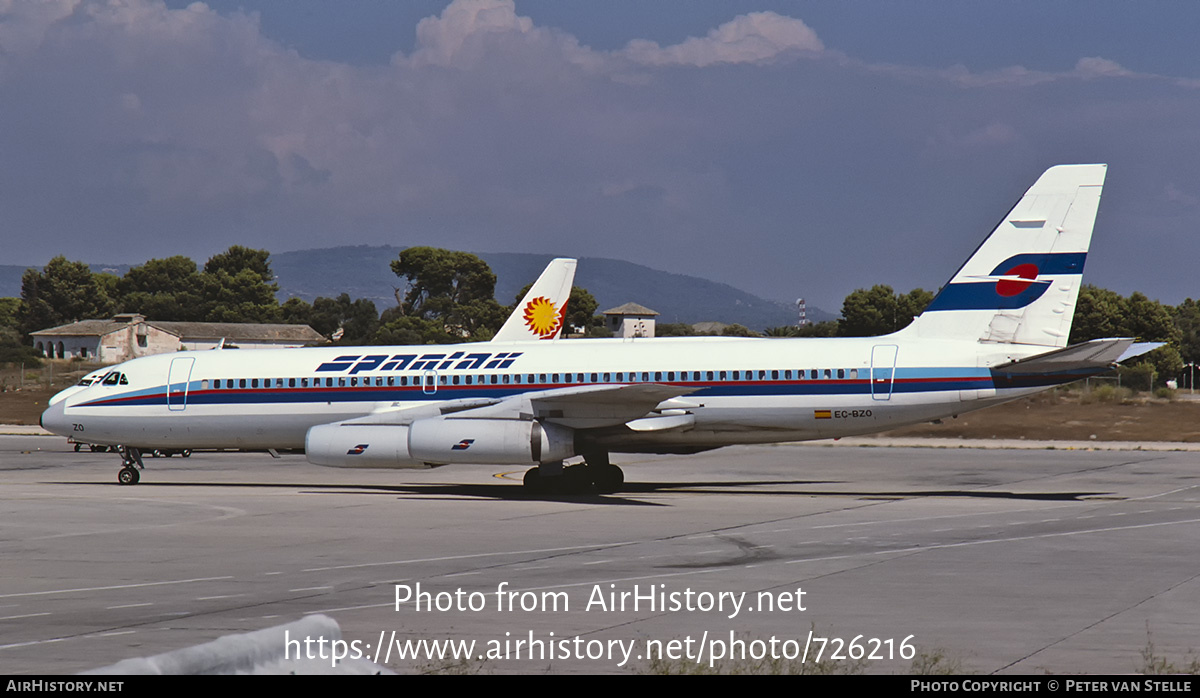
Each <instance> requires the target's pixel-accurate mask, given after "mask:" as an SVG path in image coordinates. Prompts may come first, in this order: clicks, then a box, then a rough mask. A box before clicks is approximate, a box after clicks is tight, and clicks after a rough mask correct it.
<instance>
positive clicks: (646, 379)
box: [642, 371, 650, 383]
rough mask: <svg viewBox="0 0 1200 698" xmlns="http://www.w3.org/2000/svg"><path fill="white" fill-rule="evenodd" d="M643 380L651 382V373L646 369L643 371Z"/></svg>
mask: <svg viewBox="0 0 1200 698" xmlns="http://www.w3.org/2000/svg"><path fill="white" fill-rule="evenodd" d="M642 382H643V383H649V382H650V374H649V373H647V372H646V371H642Z"/></svg>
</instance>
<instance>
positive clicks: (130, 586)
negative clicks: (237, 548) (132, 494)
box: [0, 574, 233, 599]
mask: <svg viewBox="0 0 1200 698" xmlns="http://www.w3.org/2000/svg"><path fill="white" fill-rule="evenodd" d="M223 579H233V575H228V574H227V575H225V576H223V577H197V578H195V579H173V580H171V581H169V582H141V583H139V584H114V585H112V586H105V587H81V588H78V589H55V590H52V591H23V592H20V593H17V594H0V599H8V598H14V597H17V596H49V595H51V594H78V593H80V592H84V591H112V590H113V589H141V588H143V587H160V586H166V585H168V584H191V583H193V582H219V581H221V580H223Z"/></svg>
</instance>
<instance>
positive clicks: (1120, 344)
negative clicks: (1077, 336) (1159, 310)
mask: <svg viewBox="0 0 1200 698" xmlns="http://www.w3.org/2000/svg"><path fill="white" fill-rule="evenodd" d="M1147 344H1155V346H1159V345H1158V344H1157V343H1154V342H1148V343H1147ZM1131 346H1137V345H1134V343H1133V339H1132V338H1130V337H1117V338H1112V339H1093V340H1092V341H1090V342H1084V343H1083V344H1072V345H1071V346H1069V347H1065V348H1063V349H1055V350H1054V351H1048V352H1046V353H1045V354H1038V355H1037V356H1031V357H1029V358H1028V359H1021V360H1020V361H1010V362H1009V363H1006V364H1001V365H999V366H996V367H995V368H993V369H992V370H993V371H996V372H997V373H1009V374H1023V373H1060V372H1065V371H1077V370H1080V369H1096V368H1106V367H1108V366H1111V365H1113V364H1115V363H1116V362H1117V361H1120V360H1121V359H1123V358H1127V357H1126V354H1127V353H1128V351H1127V350H1128V349H1129V348H1130V347H1131ZM1150 348H1151V349H1153V348H1155V347H1150ZM1146 351H1149V349H1147V350H1146ZM1133 356H1136V354H1133Z"/></svg>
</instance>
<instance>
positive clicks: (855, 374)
mask: <svg viewBox="0 0 1200 698" xmlns="http://www.w3.org/2000/svg"><path fill="white" fill-rule="evenodd" d="M855 378H858V369H857V368H852V369H850V379H851V380H853V379H855Z"/></svg>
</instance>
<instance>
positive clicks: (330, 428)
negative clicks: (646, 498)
mask: <svg viewBox="0 0 1200 698" xmlns="http://www.w3.org/2000/svg"><path fill="white" fill-rule="evenodd" d="M1105 171H1106V166H1105V165H1060V166H1057V167H1052V168H1050V169H1049V170H1047V171H1046V172H1045V173H1044V174H1043V175H1042V176H1041V177H1040V178H1039V179H1038V180H1037V182H1036V183H1035V184H1034V185H1033V186H1032V187H1031V188H1030V189H1029V191H1027V192H1026V193H1025V196H1024V197H1023V198H1022V199H1021V200H1020V202H1018V204H1017V205H1016V207H1015V208H1013V209H1012V211H1010V212H1009V214H1008V215H1007V216H1006V217H1005V218H1004V219H1003V220H1002V221H1001V222H1000V224H999V225H998V226H997V227H996V229H995V230H994V231H993V232H992V234H991V235H990V236H989V237H988V238H987V239H986V240H985V241H984V242H983V244H982V245H980V247H979V248H978V249H977V250H976V251H975V253H974V254H973V255H972V256H971V257H970V259H968V260H967V262H966V263H965V264H964V265H963V266H962V267H961V268H960V269H959V270H958V272H957V273H956V274H955V275H954V276H953V277H952V278H951V279H950V281H949V282H948V283H947V284H946V285H945V286H944V287H943V288H942V289H941V291H940V292H939V293H938V295H937V296H936V297H935V298H934V300H933V301H932V302H931V303H930V305H929V307H928V308H926V309H925V311H924V312H923V313H922V314H921V315H920V316H919V317H917V318H916V319H915V320H914V321H913V322H912V324H910V325H909V326H908V327H906V328H905V329H903V330H901V331H899V332H895V333H893V334H890V335H885V336H882V337H866V338H821V339H746V338H723V337H711V338H660V339H627V340H619V339H594V340H583V339H557V340H550V341H543V340H526V341H516V342H511V343H505V342H491V343H475V344H459V345H449V346H408V347H405V346H391V347H384V346H371V347H353V348H351V347H331V348H312V349H283V350H257V351H205V352H179V353H176V354H169V355H159V356H150V357H144V358H139V359H135V360H133V361H129V362H126V363H124V364H121V365H120V366H117V367H115V368H114V369H113V373H111V374H109V376H108V377H107V378H106V379H105V380H102V381H99V382H97V383H94V384H93V385H91V386H88V387H86V388H84V389H82V390H80V391H78V392H76V393H75V394H73V395H70V396H68V397H67V398H66V399H64V400H61V401H59V402H57V403H56V404H54V405H53V406H51V407H50V408H49V409H47V410H46V412H45V414H44V415H43V417H42V424H43V426H44V427H45V428H46V429H49V430H50V431H52V432H54V433H57V434H62V435H64V436H74V437H77V438H79V439H81V440H86V441H88V442H92V443H99V444H124V445H126V446H135V445H136V446H137V447H138V448H183V447H186V448H240V449H258V450H270V449H300V448H303V449H304V450H305V452H306V454H307V458H308V460H309V461H310V462H312V463H316V464H320V465H327V466H334V467H347V468H354V467H365V468H417V467H427V466H432V465H443V464H449V463H480V464H503V465H531V466H535V467H533V468H531V469H530V470H529V471H528V472H527V473H526V476H525V485H526V486H527V487H528V488H530V489H531V490H534V491H580V490H583V489H591V488H594V489H595V490H596V491H599V492H615V491H618V490H619V489H620V488H621V487H622V485H623V484H624V475H623V474H622V472H621V470H620V468H618V467H616V466H614V465H611V464H610V463H609V454H610V453H613V452H619V453H694V452H699V451H704V450H708V449H713V448H719V447H722V446H728V445H731V444H753V443H769V442H780V441H798V440H805V439H819V438H828V437H840V436H850V435H854V434H866V433H870V432H876V431H881V430H885V429H892V428H895V427H898V426H902V425H905V424H913V423H917V422H923V421H930V420H935V419H939V418H942V417H949V416H953V415H957V414H960V413H963V412H967V411H971V410H975V409H979V408H981V407H987V406H990V405H995V404H998V403H1000V402H1004V401H1007V400H1012V399H1014V398H1018V397H1021V396H1024V395H1029V394H1031V393H1034V392H1037V391H1040V390H1044V389H1046V388H1049V387H1052V386H1055V385H1059V384H1062V383H1067V382H1070V381H1074V380H1077V379H1079V378H1082V377H1084V376H1088V375H1094V374H1096V373H1100V372H1103V371H1107V370H1109V369H1110V368H1111V366H1112V365H1113V364H1114V362H1116V361H1118V360H1120V359H1123V358H1127V357H1129V356H1132V355H1136V354H1138V353H1142V352H1144V351H1147V350H1148V349H1149V348H1151V346H1157V345H1148V346H1143V345H1139V346H1136V347H1135V346H1131V345H1132V344H1133V340H1132V339H1127V338H1114V339H1100V340H1094V341H1091V342H1087V343H1084V344H1079V345H1075V346H1071V347H1067V346H1066V342H1067V336H1068V334H1069V333H1070V329H1071V320H1072V317H1073V314H1074V311H1075V304H1076V299H1077V297H1078V294H1079V288H1080V285H1081V283H1082V272H1083V266H1084V261H1085V259H1086V256H1087V250H1088V246H1089V243H1090V240H1091V235H1092V226H1093V223H1094V221H1095V217H1096V211H1097V208H1098V206H1099V202H1100V192H1101V187H1102V185H1103V183H1104V175H1105ZM566 288H567V290H568V292H569V288H570V282H569V281H568V282H567V287H566ZM531 294H532V290H531ZM560 297H561V295H560ZM547 302H549V301H547ZM529 303H530V298H529V297H527V298H526V300H525V301H523V306H522V307H529V308H530V309H529V311H528V312H526V313H523V314H522V318H523V322H524V323H525V325H526V326H527V327H528V328H530V330H531V331H532V332H535V333H537V334H538V336H543V335H546V336H550V335H549V333H550V330H551V329H552V327H553V326H555V325H557V326H558V327H561V324H562V322H563V320H562V316H561V313H556V312H555V309H552V308H548V307H539V308H533V307H532V306H531V305H528V304H529ZM539 305H541V304H539ZM506 336H507V335H506ZM114 374H115V375H117V376H118V378H117V379H115V380H114V379H113V378H112V376H113V375H114ZM576 456H582V458H583V460H584V463H583V464H580V465H576V466H571V467H563V461H564V460H566V459H571V458H573V457H576ZM139 461H140V459H139V458H138V452H137V449H135V448H127V449H126V453H125V462H124V467H123V468H122V470H121V472H120V475H119V478H118V479H119V481H120V482H122V483H132V482H136V481H137V480H138V472H137V470H136V468H135V466H136V465H140V462H139Z"/></svg>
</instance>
